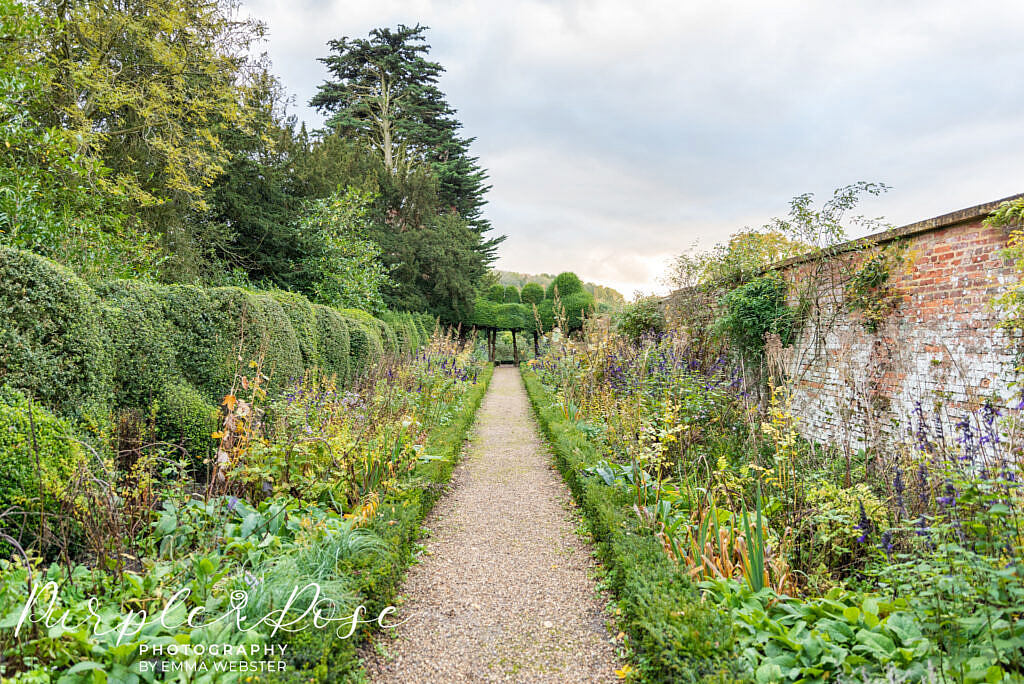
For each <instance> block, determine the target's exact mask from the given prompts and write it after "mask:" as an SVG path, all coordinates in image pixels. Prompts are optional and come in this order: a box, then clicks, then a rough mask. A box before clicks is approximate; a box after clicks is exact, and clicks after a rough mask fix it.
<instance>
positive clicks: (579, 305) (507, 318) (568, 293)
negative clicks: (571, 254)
mask: <svg viewBox="0 0 1024 684" xmlns="http://www.w3.org/2000/svg"><path fill="white" fill-rule="evenodd" d="M556 286H557V288H558V296H559V300H560V302H561V305H562V308H563V309H564V310H565V317H566V322H567V324H568V327H569V329H570V330H577V329H579V328H581V327H583V320H584V318H586V317H587V316H589V315H590V314H591V313H593V311H594V297H593V295H591V294H590V293H589V292H587V291H586V290H585V289H584V287H583V283H582V282H581V281H580V279H579V278H578V277H577V276H576V275H575V274H574V273H561V274H559V275H558V276H557V277H556V278H555V279H554V280H553V281H552V282H551V285H549V286H548V289H547V292H545V291H544V289H543V288H542V287H541V286H540V285H536V284H533V283H530V284H527V285H525V286H523V290H522V292H520V291H519V290H517V289H516V288H515V287H513V286H511V285H510V286H508V287H503V286H501V285H494V286H493V287H491V289H490V290H488V291H487V293H486V294H485V295H484V296H482V297H477V299H476V301H475V302H474V303H473V314H472V315H471V316H470V317H469V320H468V321H467V323H468V324H469V325H471V326H475V327H477V328H493V329H496V330H516V331H524V332H544V331H545V330H551V329H552V328H554V327H555V322H556V321H555V310H554V309H555V302H554V297H555V287H556ZM534 306H536V307H537V313H536V315H535V314H534V310H533V307H534ZM538 317H539V318H540V325H541V328H542V329H540V330H538V328H537V318H538Z"/></svg>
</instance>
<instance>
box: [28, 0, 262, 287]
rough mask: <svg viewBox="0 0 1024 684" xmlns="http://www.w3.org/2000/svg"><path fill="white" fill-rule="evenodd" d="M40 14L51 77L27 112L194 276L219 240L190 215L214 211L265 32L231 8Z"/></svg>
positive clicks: (178, 267) (169, 260)
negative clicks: (80, 153)
mask: <svg viewBox="0 0 1024 684" xmlns="http://www.w3.org/2000/svg"><path fill="white" fill-rule="evenodd" d="M33 6H34V7H35V8H36V11H37V12H38V14H39V15H40V16H41V17H43V19H44V21H45V22H46V23H45V26H46V31H45V34H44V35H43V36H42V38H41V40H40V41H39V44H38V45H37V47H36V50H37V53H36V54H37V55H38V58H39V59H40V60H41V61H42V62H44V63H47V64H49V65H52V68H53V77H52V78H51V79H49V80H48V81H47V82H46V84H45V86H44V93H45V96H44V98H42V99H43V100H44V107H43V108H40V109H39V110H36V111H33V112H32V115H33V116H34V117H36V118H37V119H38V120H40V121H41V122H43V123H44V124H45V125H51V126H59V127H61V128H62V129H63V130H64V131H65V132H66V133H67V134H68V135H69V136H72V137H74V138H75V139H77V140H78V149H79V150H87V151H88V154H89V155H90V157H91V158H92V159H95V160H96V161H97V162H98V163H100V164H102V167H103V168H104V172H103V173H101V174H99V175H98V176H96V178H95V180H94V182H95V184H96V190H97V191H98V192H99V193H100V194H101V196H102V197H104V198H105V199H106V200H107V201H109V202H111V203H112V204H113V205H114V206H117V205H118V204H122V205H124V206H125V208H126V210H128V212H129V213H130V214H131V215H133V216H135V217H137V218H138V219H139V220H140V221H141V228H142V230H144V231H145V232H147V233H151V234H156V235H158V236H159V237H160V238H161V239H162V240H163V245H164V249H165V250H166V251H165V252H164V254H165V257H166V260H165V261H164V263H163V264H162V265H161V267H162V269H163V271H164V273H166V274H173V275H174V276H176V277H194V276H195V275H197V274H198V273H200V271H201V269H202V267H203V266H204V263H203V262H204V260H205V259H207V258H208V251H209V249H210V244H211V243H212V242H214V241H216V240H218V239H219V236H218V235H217V234H216V233H203V232H202V229H203V228H204V227H205V224H204V223H203V222H200V221H187V220H183V219H184V218H185V215H186V214H187V213H188V212H197V213H201V212H204V211H205V210H206V209H207V206H208V205H207V189H208V188H209V186H210V184H211V183H212V182H213V181H214V180H215V179H216V178H217V177H218V176H219V175H220V173H221V172H222V170H223V167H224V164H225V163H226V161H227V160H228V153H227V151H226V149H225V147H224V144H223V143H222V141H221V138H220V133H221V129H220V126H222V125H224V124H227V123H239V124H241V125H243V126H244V122H245V120H246V118H247V116H248V111H247V110H246V109H245V108H244V107H243V102H244V99H245V98H244V97H243V96H242V93H241V92H240V91H241V87H240V85H238V84H240V83H241V82H242V81H244V79H243V78H242V73H243V70H244V69H246V68H247V67H249V66H250V65H251V63H250V62H249V60H248V58H247V54H248V52H249V48H250V46H251V45H252V44H253V43H254V42H255V41H257V40H258V39H259V38H260V36H261V35H262V27H261V26H260V25H259V24H258V23H257V22H255V21H254V20H250V19H246V18H242V17H239V16H237V15H236V13H235V11H234V4H233V3H231V2H229V1H228V0H211V1H209V2H204V3H201V4H199V5H196V4H195V3H188V2H183V1H177V0H172V1H170V2H165V3H161V4H159V5H152V4H151V3H150V4H147V3H146V2H143V1H142V0H132V1H129V2H124V3H112V2H105V3H99V4H92V3H90V4H85V5H82V4H76V5H73V6H69V5H67V4H66V3H63V2H50V1H44V2H39V3H33ZM181 35H188V36H189V39H188V40H182V39H181V38H180V36H181ZM96 46H103V47H102V49H97V48H96Z"/></svg>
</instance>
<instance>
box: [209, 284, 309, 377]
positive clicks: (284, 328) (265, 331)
mask: <svg viewBox="0 0 1024 684" xmlns="http://www.w3.org/2000/svg"><path fill="white" fill-rule="evenodd" d="M209 292H210V299H211V300H212V301H213V305H214V308H215V311H216V312H217V315H218V317H219V327H220V330H219V336H220V337H221V338H222V339H228V340H232V341H234V340H238V339H241V340H242V350H241V356H242V359H241V362H242V363H243V364H244V363H246V362H248V361H250V360H253V359H256V358H257V357H259V356H260V355H262V356H263V368H264V369H265V371H264V372H266V373H267V375H270V376H271V377H272V384H271V387H280V386H282V385H283V384H285V383H287V382H288V381H289V380H290V379H293V378H297V377H300V376H301V375H302V372H303V365H302V352H301V351H300V350H299V340H298V338H297V337H296V335H295V330H294V329H293V328H292V325H291V322H290V321H289V320H288V316H287V314H285V312H284V309H282V308H281V305H280V304H278V303H277V300H275V299H274V298H273V297H272V296H270V295H267V294H259V293H254V292H249V291H247V290H243V289H241V288H238V287H216V288H213V289H211V290H210V291H209ZM225 386H230V382H229V383H228V384H227V385H222V390H223V387H225Z"/></svg>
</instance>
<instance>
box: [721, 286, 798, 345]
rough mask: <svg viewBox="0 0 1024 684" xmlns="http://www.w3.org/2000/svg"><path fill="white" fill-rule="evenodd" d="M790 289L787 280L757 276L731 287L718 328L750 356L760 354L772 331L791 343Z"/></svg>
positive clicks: (784, 341) (783, 341)
mask: <svg viewBox="0 0 1024 684" xmlns="http://www.w3.org/2000/svg"><path fill="white" fill-rule="evenodd" d="M787 291H788V288H787V286H786V283H785V282H783V281H782V280H779V279H777V278H775V277H771V276H762V277H760V278H755V279H753V280H751V281H749V282H747V283H745V284H743V285H740V286H739V287H737V288H736V289H734V290H731V291H730V292H728V293H726V294H725V295H724V296H723V297H722V299H721V302H720V306H721V308H722V313H721V316H720V318H719V319H718V320H717V321H716V328H717V330H718V331H719V332H720V333H722V334H723V335H725V336H726V337H727V338H728V339H729V341H730V342H731V343H732V344H733V346H734V348H735V349H736V350H737V351H738V352H739V353H740V354H743V355H745V356H747V357H749V358H757V357H760V355H761V354H762V352H763V350H764V343H765V335H767V334H769V333H772V334H775V335H778V336H779V338H780V339H781V340H782V344H784V345H786V344H789V342H790V339H791V337H792V334H793V323H794V314H793V310H792V309H790V308H789V306H788V305H787V303H786V294H787Z"/></svg>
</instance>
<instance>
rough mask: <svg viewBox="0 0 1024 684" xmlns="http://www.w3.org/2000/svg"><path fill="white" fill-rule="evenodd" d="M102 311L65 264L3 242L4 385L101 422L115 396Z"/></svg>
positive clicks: (0, 339) (0, 342) (0, 375)
mask: <svg viewBox="0 0 1024 684" xmlns="http://www.w3.org/2000/svg"><path fill="white" fill-rule="evenodd" d="M101 312H102V306H101V303H100V301H99V299H98V298H97V296H96V294H95V293H94V292H93V291H92V289H91V288H90V287H89V286H88V285H86V284H85V283H84V282H82V280H80V279H79V278H78V277H77V276H75V274H73V273H72V272H71V271H69V270H68V269H66V268H64V267H63V266H60V265H58V264H55V263H54V262H52V261H49V260H48V259H44V258H43V257H40V256H37V255H35V254H31V253H29V252H23V251H20V250H15V249H10V248H7V247H0V320H2V321H3V324H2V327H0V385H7V386H9V387H13V388H16V389H21V390H24V391H25V392H28V393H29V394H31V395H32V396H33V397H34V398H35V400H36V401H38V402H40V403H41V404H43V405H44V406H47V407H49V408H51V409H54V410H56V411H57V412H58V413H63V414H67V415H70V416H74V417H75V418H80V419H83V420H85V421H86V422H87V423H89V424H90V427H92V428H95V429H99V428H100V427H101V424H102V422H103V418H104V416H105V415H106V414H107V413H108V412H109V410H110V408H111V405H112V401H113V396H114V386H113V364H112V361H111V358H110V355H109V354H108V352H107V345H106V341H107V335H106V333H105V331H104V328H103V320H102V314H101Z"/></svg>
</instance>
